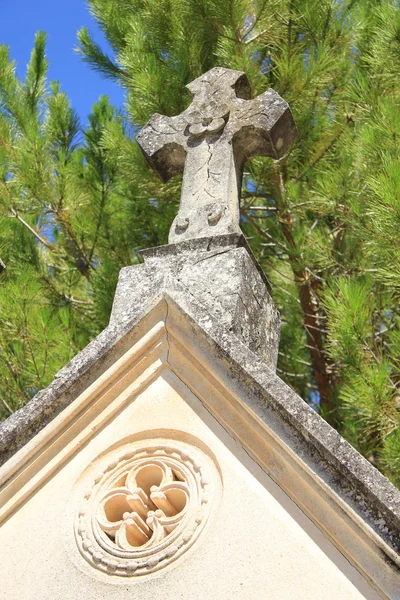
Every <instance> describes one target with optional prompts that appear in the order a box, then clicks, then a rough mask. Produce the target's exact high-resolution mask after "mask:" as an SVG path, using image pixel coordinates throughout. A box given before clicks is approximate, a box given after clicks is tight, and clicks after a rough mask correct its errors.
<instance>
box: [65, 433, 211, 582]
mask: <svg viewBox="0 0 400 600" xmlns="http://www.w3.org/2000/svg"><path fill="white" fill-rule="evenodd" d="M214 489H215V486H214V483H213V471H212V469H211V468H210V464H209V461H208V460H207V459H206V457H205V456H204V455H203V454H202V453H201V452H200V451H199V450H198V449H197V448H193V447H191V446H188V444H185V443H183V442H179V441H176V440H172V441H171V440H158V441H157V443H154V442H153V443H150V444H149V443H147V444H146V443H145V442H144V441H140V442H136V443H133V444H132V445H130V448H129V450H126V451H125V452H123V453H122V454H120V455H118V457H117V458H116V457H115V455H113V456H112V458H111V460H110V461H109V462H108V463H107V464H106V466H105V468H103V470H102V471H101V472H99V473H98V475H96V476H95V478H94V480H93V483H92V486H91V488H90V489H89V490H88V491H87V492H86V494H84V499H83V502H82V505H81V508H80V511H79V515H78V518H77V521H76V528H75V534H76V540H77V543H78V547H79V550H80V552H81V554H82V556H83V557H84V558H85V559H86V560H87V561H88V562H89V563H91V565H92V566H94V567H95V568H97V569H99V570H101V571H104V572H107V573H109V574H113V575H122V576H133V575H145V574H148V573H152V572H153V571H156V570H158V569H160V568H161V567H163V566H166V565H167V564H169V563H171V562H172V561H174V560H175V559H176V558H178V557H179V556H181V554H182V553H183V552H185V551H186V550H187V548H189V547H190V546H191V545H192V544H193V543H194V542H195V540H196V539H197V538H198V536H199V535H200V532H201V531H202V529H203V528H204V526H205V524H206V522H207V519H208V516H209V513H210V507H211V504H212V498H213V494H214Z"/></svg>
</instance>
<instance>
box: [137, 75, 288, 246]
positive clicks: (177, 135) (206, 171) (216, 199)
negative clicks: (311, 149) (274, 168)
mask: <svg viewBox="0 0 400 600" xmlns="http://www.w3.org/2000/svg"><path fill="white" fill-rule="evenodd" d="M187 88H188V90H189V92H190V93H191V95H192V97H193V100H192V103H191V104H190V106H189V107H188V108H187V109H186V110H185V111H183V112H182V113H181V114H180V115H177V116H176V117H166V116H163V115H159V114H155V115H153V116H152V118H151V119H150V121H149V122H148V123H147V124H146V125H145V126H144V127H143V129H142V131H141V133H140V134H139V135H138V137H137V141H138V143H139V146H140V147H141V149H142V151H143V152H144V155H145V157H146V159H147V160H148V162H149V163H150V165H151V167H152V168H153V169H154V171H155V172H156V173H157V174H158V176H159V177H160V179H161V180H162V181H164V182H165V181H167V180H168V179H169V178H170V177H172V176H173V175H176V174H177V173H180V172H182V171H183V184H182V194H181V202H180V208H179V212H178V215H177V216H176V218H175V220H174V222H173V224H172V227H171V230H170V234H169V243H175V242H179V241H183V240H188V239H192V238H200V237H208V236H211V235H221V234H227V233H240V226H239V219H240V211H239V199H240V188H241V182H242V174H243V167H244V163H245V161H246V160H247V159H248V158H250V157H252V156H260V155H262V156H271V157H273V158H275V159H278V158H280V157H281V156H283V154H284V153H285V152H286V150H287V148H288V146H289V145H290V144H291V143H292V141H293V140H294V139H295V137H296V134H297V131H296V126H295V124H294V120H293V117H292V114H291V112H290V108H289V105H288V104H287V102H285V101H284V100H283V99H282V98H281V97H280V96H279V95H278V94H277V93H276V92H274V90H272V89H269V90H267V91H266V92H265V93H264V94H261V95H260V96H258V97H257V98H255V99H253V100H251V99H250V98H251V89H250V84H249V81H248V79H247V77H246V75H245V74H244V73H242V72H241V71H234V70H232V69H225V68H222V67H215V68H213V69H211V70H210V71H208V72H207V73H205V74H204V75H202V76H201V77H198V78H197V79H195V80H194V81H192V83H190V84H189V85H188V86H187Z"/></svg>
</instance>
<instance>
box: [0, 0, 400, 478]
mask: <svg viewBox="0 0 400 600" xmlns="http://www.w3.org/2000/svg"><path fill="white" fill-rule="evenodd" d="M89 5H90V10H91V12H92V14H93V16H94V18H95V19H96V20H97V22H98V23H99V25H100V26H101V28H102V29H103V31H104V33H105V35H106V37H107V39H108V41H109V42H110V44H111V47H112V49H113V55H111V56H108V55H106V54H105V53H104V52H103V51H102V49H101V48H100V47H99V46H98V45H96V44H95V43H94V41H93V40H92V38H91V36H90V33H89V31H88V30H86V29H83V30H81V31H80V32H79V52H80V53H81V55H82V57H83V59H84V60H85V61H86V62H87V63H88V64H89V65H90V66H91V67H92V68H94V69H96V70H97V71H99V72H100V73H101V74H102V75H103V76H105V77H108V78H111V79H112V80H114V81H115V82H116V84H119V85H121V86H123V87H124V89H125V90H126V113H127V116H126V117H123V116H121V115H120V114H118V113H117V112H116V111H115V110H114V109H112V108H111V107H110V106H109V105H108V104H107V102H106V100H105V99H102V100H100V102H99V103H98V105H96V107H95V108H94V110H93V114H92V118H91V122H90V126H89V128H88V130H87V131H85V132H84V136H83V139H82V141H81V142H79V143H77V142H76V141H75V140H76V135H77V133H78V132H77V124H75V126H73V125H72V120H73V112H72V111H71V109H70V107H69V105H68V102H67V99H66V98H65V95H63V94H62V92H60V88H59V87H57V86H54V85H53V86H52V88H51V89H52V91H51V94H50V95H49V96H46V94H45V91H44V90H45V82H44V72H45V59H44V51H43V50H42V51H41V48H43V44H42V46H41V45H40V44H41V42H40V39H41V38H40V36H38V39H37V42H36V47H35V51H34V53H33V55H32V60H31V63H30V67H29V68H28V73H27V77H26V80H25V82H23V83H22V82H18V81H17V80H16V78H15V75H14V74H13V71H12V65H11V63H10V61H9V59H8V57H7V56H6V55H5V54H4V55H3V58H2V59H1V60H2V62H1V65H0V73H2V74H3V75H0V98H1V106H2V109H1V121H0V123H1V133H0V139H4V140H5V142H4V143H2V146H1V147H0V152H2V158H1V161H0V164H1V165H2V169H3V173H2V188H1V190H2V191H0V198H1V200H0V201H1V203H2V205H3V206H4V207H5V209H6V211H8V213H7V215H8V216H7V217H5V218H4V219H3V221H4V227H2V228H1V231H2V232H3V231H4V233H2V234H0V235H1V236H2V237H1V242H0V255H1V256H2V258H3V260H4V261H5V262H6V263H7V267H8V268H7V270H6V271H4V272H3V274H2V275H1V277H0V281H1V282H2V285H3V286H4V290H5V289H7V290H8V289H10V290H12V289H14V288H13V285H14V287H15V289H16V291H15V294H16V296H15V299H14V301H10V297H11V296H10V295H9V294H7V301H4V303H5V304H6V305H7V307H8V311H9V312H3V309H2V311H1V314H2V317H1V318H2V320H3V315H6V317H5V318H4V321H5V322H6V325H4V326H3V328H2V332H3V331H4V333H2V334H1V336H2V338H4V342H2V348H1V354H0V364H2V365H3V366H4V365H6V366H4V373H7V377H8V380H7V382H6V383H5V384H4V385H3V384H0V385H1V388H0V389H1V394H2V396H3V397H4V398H3V402H4V401H5V402H7V403H10V402H11V399H15V400H14V402H16V404H13V405H12V406H11V409H12V410H14V409H15V408H16V407H17V406H18V405H20V404H21V403H22V402H24V401H25V399H26V398H25V397H24V394H25V396H27V395H29V394H31V393H32V391H34V390H35V389H36V388H37V386H39V385H42V384H44V383H45V381H44V379H43V378H42V379H43V383H42V381H41V380H40V381H39V379H40V378H39V379H38V377H37V376H36V378H35V371H34V365H31V366H30V367H29V370H28V371H29V372H30V373H31V376H30V378H31V379H30V380H29V381H28V380H27V381H26V382H25V380H24V381H22V375H21V365H22V364H24V362H27V364H29V365H30V364H31V363H32V362H33V359H32V358H30V354H29V353H30V352H31V351H30V350H29V343H30V344H31V346H32V345H33V343H34V339H36V338H37V343H38V344H40V340H41V341H42V346H43V339H45V338H46V340H49V344H51V343H52V339H53V338H52V335H53V331H54V332H55V331H56V330H57V327H56V325H54V326H52V327H48V329H47V330H46V333H43V331H41V330H39V328H38V325H37V323H36V321H35V322H34V319H35V318H37V319H39V318H40V315H42V314H45V312H43V313H42V311H41V310H40V311H39V310H38V311H37V317H34V315H33V314H32V316H31V317H30V318H31V319H32V325H31V330H30V332H28V333H26V332H25V333H24V331H25V330H24V325H23V323H24V322H26V318H25V317H24V316H23V314H22V312H23V309H22V308H21V306H22V307H23V306H24V303H22V304H21V297H20V296H18V294H20V291H19V290H21V289H23V286H22V287H21V285H20V284H19V280H20V278H21V282H23V281H25V280H26V281H27V283H26V290H27V292H26V295H27V296H28V297H27V300H26V302H25V306H27V307H28V308H27V309H25V310H28V311H31V310H32V311H33V312H34V308H33V307H34V306H35V303H33V302H32V300H31V297H34V296H29V294H33V291H34V290H37V291H36V292H35V293H37V294H41V297H43V300H41V302H43V303H44V304H45V306H46V308H47V309H49V313H50V314H51V315H52V318H53V319H55V320H56V322H57V323H60V325H59V327H60V328H63V327H64V328H65V329H68V332H67V334H66V333H63V334H62V335H61V334H59V335H58V338H57V335H56V334H55V338H57V339H58V340H60V339H62V340H63V341H64V343H65V354H64V355H63V356H61V352H60V357H59V366H61V364H62V362H63V360H64V359H65V357H66V354H68V353H70V354H73V353H74V352H75V351H76V349H77V348H79V347H81V345H83V344H84V343H86V341H87V339H89V338H90V337H92V336H93V335H94V334H95V333H96V331H98V330H99V328H101V327H102V326H104V325H105V324H106V322H107V318H108V314H109V310H110V305H111V301H112V293H113V286H114V285H115V280H116V277H117V273H118V269H119V268H120V267H121V266H122V265H123V264H129V263H133V262H135V261H137V260H139V259H138V257H137V249H138V248H140V247H144V246H147V245H155V244H157V243H165V242H166V238H167V231H168V228H169V225H170V223H171V221H172V217H173V215H174V214H175V212H176V210H177V205H178V202H179V184H180V182H179V178H177V179H175V180H172V181H171V182H169V183H168V184H167V185H161V184H160V182H158V181H157V180H156V178H155V176H154V175H153V174H152V173H151V172H150V170H149V169H148V168H147V166H146V165H145V163H144V161H143V159H142V157H141V155H140V153H139V152H138V150H137V148H136V146H135V144H134V142H133V137H134V132H135V131H136V129H137V128H138V127H140V126H141V125H143V124H144V123H145V122H146V121H147V120H148V119H149V118H150V116H151V115H152V114H153V113H154V112H159V113H162V114H168V115H174V114H178V113H180V112H181V111H182V110H183V109H184V108H185V107H186V106H187V105H188V104H189V102H190V98H189V95H188V92H187V91H186V89H185V85H186V84H187V83H189V82H190V81H192V80H193V79H194V78H195V77H197V76H199V75H200V74H201V73H203V72H205V71H207V70H208V69H210V68H211V67H213V66H215V65H222V66H225V67H230V68H234V69H239V70H243V71H245V72H246V73H247V75H248V77H249V79H250V81H251V84H252V88H253V92H254V94H255V95H257V94H260V93H262V92H264V91H265V90H266V89H267V88H268V87H273V88H274V89H275V90H276V91H277V92H278V93H279V94H280V95H281V96H283V97H284V98H285V99H286V100H287V101H288V102H289V104H290V106H291V108H292V111H293V114H294V117H295V120H296V123H297V126H298V130H299V137H298V140H297V142H296V143H295V144H294V145H293V147H292V148H291V149H290V150H289V152H288V154H287V155H286V156H285V157H283V158H282V159H281V160H279V161H272V160H270V159H264V158H257V159H253V160H252V161H251V162H250V163H249V164H248V165H247V166H246V172H245V176H244V181H243V193H242V226H243V230H244V231H245V234H246V236H247V237H248V239H249V242H250V244H251V245H252V247H253V250H254V252H255V254H256V256H257V258H258V260H259V262H260V263H261V265H262V267H263V269H264V271H265V272H266V273H267V275H268V277H269V279H270V281H271V284H272V289H273V295H274V300H275V302H276V304H277V305H278V307H279V309H280V312H281V315H282V320H283V326H282V336H281V344H280V360H279V364H278V373H279V374H280V375H281V376H282V378H283V379H284V380H285V381H287V382H288V383H289V384H290V385H291V386H292V387H294V388H295V389H296V390H297V391H298V392H299V393H300V395H302V396H303V397H304V398H305V399H306V400H307V401H308V402H309V403H310V404H312V405H313V406H314V407H315V408H316V409H317V410H319V411H320V412H321V414H322V415H323V416H324V417H325V418H326V419H327V420H328V421H330V422H331V423H332V424H333V425H334V426H335V427H337V428H338V429H339V431H340V432H341V433H342V434H343V435H344V436H345V437H346V438H347V439H349V440H350V441H351V442H352V443H353V444H354V445H355V446H356V447H357V448H358V449H359V450H360V451H361V452H362V453H363V454H364V455H365V456H367V457H368V458H369V459H370V460H371V461H372V462H373V463H374V464H375V465H376V466H378V467H379V468H380V469H381V470H382V471H383V472H384V473H385V474H387V475H388V476H390V477H391V478H392V480H393V481H395V482H397V484H400V434H399V427H398V425H399V413H400V396H399V392H398V389H399V385H400V360H399V358H398V357H399V356H400V333H399V318H400V316H399V294H400V273H399V269H398V264H399V258H400V256H399V255H400V246H399V241H398V239H399V238H398V235H397V231H398V229H399V227H398V225H399V220H400V198H399V193H398V190H399V189H400V187H399V183H400V181H399V178H400V164H399V158H398V151H397V148H398V139H399V133H400V118H399V110H398V105H399V93H400V92H399V91H398V90H399V89H400V86H399V85H398V83H399V81H398V79H399V77H400V75H399V73H400V68H399V67H400V64H399V63H400V11H399V9H398V8H397V5H396V3H394V2H392V1H389V0H382V1H380V2H378V1H374V0H335V1H333V0H320V1H319V2H318V3H316V2H314V1H311V0H291V1H290V0H279V2H278V1H277V0H256V1H251V2H250V1H249V0H174V1H173V2H172V1H171V0H158V1H157V2H155V1H154V0H124V1H123V2H121V1H120V0H118V1H117V0H90V1H89ZM4 52H5V51H4ZM41 52H42V54H41ZM7 73H8V75H7ZM52 103H53V104H52ZM56 106H57V107H58V110H59V113H58V112H57V110H56ZM67 114H68V115H69V117H68V118H67V116H66V115H67ZM51 115H52V117H51ZM51 122H52V126H50V123H51ZM61 123H63V124H64V125H62V126H61ZM59 125H60V128H59ZM74 131H76V133H74V134H73V132H74ZM67 132H68V134H67ZM17 147H18V151H16V148H17ZM60 200H61V206H60ZM49 207H50V208H49ZM10 216H11V217H12V218H11V219H10V218H9V217H10ZM21 219H23V220H24V221H25V225H24V223H23V222H22V221H21ZM2 225H3V224H2ZM32 230H33V232H32ZM46 231H50V232H51V235H50V236H49V235H47V236H46V235H44V234H45V233H46ZM12 235H16V236H20V237H21V242H20V243H19V244H18V250H17V251H14V249H13V251H11V242H10V239H11V236H12ZM38 235H39V238H38ZM40 238H43V240H42V241H40ZM53 238H54V239H53ZM43 242H45V243H43ZM92 248H93V249H92ZM9 263H10V265H11V267H12V268H9ZM14 265H15V266H14ZM23 277H25V280H24V279H22V278H23ZM29 278H30V279H29ZM31 290H33V291H31ZM4 297H5V296H4ZM38 297H39V296H38ZM17 302H18V303H19V307H20V308H19V310H20V311H22V312H21V315H19V314H17V312H18V311H17V308H16V304H17ZM79 302H80V303H83V304H79ZM85 303H88V304H85ZM63 314H65V315H68V319H69V323H70V325H69V326H68V328H66V327H65V325H62V321H61V318H62V315H63ZM24 318H25V321H24ZM65 318H66V317H65ZM28 323H30V321H29V319H28ZM7 327H10V328H14V330H15V331H14V333H13V332H12V331H11V330H10V331H8V330H7ZM25 327H26V325H25ZM18 328H19V329H18ZM17 329H18V331H17ZM49 329H51V332H49ZM12 336H14V337H15V340H16V341H17V342H18V343H17V345H16V348H13V347H12V343H11V342H10V340H12ZM24 336H25V337H24ZM35 336H36V338H35ZM46 336H47V337H46ZM32 340H33V341H32ZM28 342H29V343H28ZM59 343H60V342H58V344H59ZM10 344H11V345H10ZM35 348H36V346H35ZM38 351H39V350H38ZM33 354H34V356H35V358H36V357H37V362H38V363H39V364H42V362H41V360H40V356H39V355H37V354H36V353H35V352H33ZM39 354H40V352H39ZM10 358H11V359H12V361H10ZM6 361H8V362H10V366H7V363H6ZM18 361H19V362H18ZM55 362H57V361H55ZM10 367H11V369H10ZM55 367H56V365H55V364H52V365H51V366H50V365H49V367H48V368H47V370H46V377H50V375H51V372H52V369H53V368H55ZM0 368H2V369H3V367H0ZM13 371H14V373H15V376H13ZM24 376H25V375H24ZM13 377H14V379H13ZM31 380H32V381H31ZM21 382H22V386H21V385H20V394H19V395H18V394H17V392H14V388H15V390H17V389H18V384H21ZM6 390H10V393H8V392H6ZM22 392H24V394H23V393H22Z"/></svg>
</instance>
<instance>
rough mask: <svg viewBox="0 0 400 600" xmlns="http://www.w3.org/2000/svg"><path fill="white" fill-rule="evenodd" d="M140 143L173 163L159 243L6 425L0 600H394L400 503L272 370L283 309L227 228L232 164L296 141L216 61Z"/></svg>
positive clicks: (235, 182)
mask: <svg viewBox="0 0 400 600" xmlns="http://www.w3.org/2000/svg"><path fill="white" fill-rule="evenodd" d="M188 89H189V91H190V92H191V94H192V96H193V101H192V103H191V104H190V106H189V107H188V108H187V110H185V111H184V112H183V113H182V114H180V115H178V116H175V117H164V116H161V115H154V116H153V117H152V119H151V120H150V121H149V123H148V124H147V125H146V126H145V127H144V128H143V130H142V132H141V134H140V135H139V136H138V142H139V144H140V146H141V148H142V150H143V152H144V153H145V156H146V158H147V160H148V162H149V163H150V165H151V166H152V168H153V169H154V170H155V171H156V172H157V173H158V175H159V176H160V177H161V178H162V179H163V180H167V179H168V178H169V177H171V176H173V175H175V174H176V173H178V172H182V171H183V185H182V196H181V204H180V209H179V213H178V215H177V217H176V219H175V220H174V222H173V224H172V228H171V232H170V239H169V244H168V245H166V246H162V247H160V248H153V249H151V250H146V251H145V252H143V256H144V263H143V264H141V265H137V266H134V267H127V268H125V269H122V271H121V274H120V278H119V283H118V287H117V291H116V296H115V301H114V305H113V311H112V315H111V319H110V324H109V326H108V327H107V328H106V329H105V330H104V331H103V332H102V333H101V334H100V335H99V336H98V337H97V338H96V339H95V340H94V341H93V342H92V343H91V344H89V346H87V347H86V348H85V349H84V350H83V351H82V352H80V353H79V354H78V355H77V356H76V357H75V358H74V359H73V360H72V361H71V362H70V363H69V364H68V365H66V366H65V367H64V368H63V369H62V370H61V371H60V372H59V373H58V374H57V375H56V377H55V379H54V382H53V383H52V384H51V385H50V386H49V387H48V388H47V389H46V390H43V391H41V392H39V393H38V394H37V395H36V396H35V398H33V399H32V400H31V402H30V403H28V404H27V406H25V407H24V408H23V409H21V410H20V411H19V412H17V413H15V414H14V415H12V416H11V417H10V418H9V419H8V420H7V421H5V422H4V423H3V424H2V425H1V426H0V457H1V461H2V464H3V466H2V467H1V470H0V481H1V485H2V487H1V491H0V523H1V524H2V525H1V529H0V547H1V549H2V567H3V572H4V573H5V578H4V580H3V582H2V585H1V586H0V598H4V599H6V598H7V600H10V599H11V600H19V599H24V600H30V599H32V600H33V599H37V598H41V599H43V600H45V599H50V598H51V599H52V600H53V599H54V598H57V599H60V600H70V599H71V600H72V599H74V600H75V598H76V597H77V596H78V595H79V596H80V597H81V596H82V597H84V598H86V599H88V600H91V599H93V600H94V599H98V598H109V599H112V600H114V599H115V600H124V599H128V598H129V599H131V598H135V599H138V600H150V599H151V600H154V599H155V598H160V599H163V600H169V599H172V598H184V599H189V598H196V599H199V600H205V599H208V598H209V597H210V596H212V597H216V598H237V599H243V600H256V599H257V600H259V599H264V598H265V599H267V598H268V599H273V600H283V599H287V598H296V600H306V599H307V600H308V599H309V598H324V599H332V600H333V599H335V600H337V599H341V600H342V599H354V600H355V599H362V598H365V599H368V600H374V599H378V598H390V599H395V598H400V576H399V565H400V493H399V492H398V490H396V489H395V488H394V487H393V486H392V485H391V484H390V482H389V481H388V480H387V479H386V478H385V477H383V476H382V475H381V474H380V473H379V472H377V471H376V470H375V469H374V468H373V467H372V465H370V464H369V463H368V461H366V460H365V459H364V458H363V457H361V456H360V455H359V454H358V453H357V452H356V451H355V450H354V449H353V448H352V447H351V446H350V445H349V444H348V443H347V442H346V441H345V440H344V439H343V438H341V437H340V435H339V434H338V433H337V432H336V431H334V430H333V429H332V428H331V427H330V426H329V425H328V424H327V423H326V422H325V421H324V420H323V419H322V418H321V417H319V415H317V414H316V413H315V412H314V411H313V410H312V409H311V408H310V407H309V406H308V405H307V404H306V403H305V402H304V401H303V400H302V399H301V398H299V397H298V396H297V395H296V394H295V393H294V392H293V391H292V390H291V389H290V388H289V387H288V386H286V385H285V383H284V382H283V381H282V380H281V379H280V378H279V377H278V376H277V375H276V373H275V367H276V359H277V351H278V342H279V314H278V312H277V310H276V308H275V306H274V304H273V301H272V298H271V294H270V288H269V285H268V282H267V280H266V278H265V276H264V274H263V273H262V271H261V269H260V267H259V265H258V264H257V263H256V261H255V259H254V257H253V256H252V254H251V252H250V250H249V248H248V246H247V243H246V241H245V239H244V237H243V235H242V234H241V232H240V227H239V195H240V193H239V192H240V186H241V177H242V172H243V165H244V163H245V161H246V160H247V159H248V158H249V157H251V156H254V155H258V154H261V155H268V156H272V157H274V158H278V157H280V156H282V154H283V153H285V151H286V149H287V148H288V146H289V145H290V143H291V142H292V141H293V139H294V138H295V135H296V128H295V125H294V122H293V118H292V115H291V112H290V109H289V107H288V105H287V103H286V102H285V101H284V100H283V99H282V98H280V97H279V96H278V95H277V94H276V93H275V92H274V91H273V90H268V91H267V92H265V93H264V94H262V95H260V96H259V97H258V98H255V99H251V92H250V86H249V83H248V80H247V78H246V76H245V75H244V74H243V73H241V72H238V71H233V70H230V69H223V68H215V69H212V70H211V71H209V72H208V73H206V74H205V75H203V76H201V77H199V78H198V79H196V80H195V81H193V82H192V83H191V84H189V86H188Z"/></svg>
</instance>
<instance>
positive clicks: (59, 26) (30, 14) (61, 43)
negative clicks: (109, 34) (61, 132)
mask: <svg viewBox="0 0 400 600" xmlns="http://www.w3.org/2000/svg"><path fill="white" fill-rule="evenodd" d="M82 25H85V26H87V27H89V29H90V31H91V33H92V34H93V37H94V38H95V40H96V41H97V42H99V43H101V45H102V46H103V47H105V48H106V49H107V50H108V47H107V45H106V42H105V38H104V36H103V34H102V32H101V31H100V30H99V29H98V28H97V27H96V24H95V22H94V20H93V18H92V17H91V15H90V13H89V10H88V7H87V5H86V2H85V0H67V1H66V2H63V1H62V0H0V44H7V45H8V46H9V47H10V54H11V57H12V58H13V59H14V60H16V61H17V73H18V75H19V76H20V77H21V76H22V77H23V76H24V74H25V69H26V65H27V63H28V60H29V56H30V53H31V50H32V46H33V40H34V35H35V32H36V31H38V30H40V29H42V30H43V31H45V32H46V33H47V34H48V40H47V58H48V61H49V79H56V80H58V81H60V83H61V87H62V89H63V90H64V91H65V92H66V93H67V94H68V96H69V98H70V100H71V103H72V106H73V107H74V108H75V110H76V111H77V112H78V114H79V116H80V117H81V120H82V124H83V125H85V124H86V121H87V115H88V114H89V112H90V109H91V106H92V104H93V103H94V102H95V101H96V100H97V99H98V97H99V96H100V95H101V94H107V95H108V96H109V97H110V100H111V102H112V103H113V104H115V105H116V106H117V107H120V108H121V107H122V105H123V92H122V90H121V89H120V88H119V87H118V85H117V84H116V83H113V82H110V81H108V80H105V79H103V78H102V77H101V76H100V75H99V74H98V73H95V72H94V71H92V70H91V69H90V68H89V66H88V65H86V64H84V63H83V62H82V60H81V59H80V57H79V55H77V54H76V53H75V52H74V51H73V48H74V47H75V46H76V43H77V38H76V32H77V31H78V29H79V28H80V27H81V26H82Z"/></svg>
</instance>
